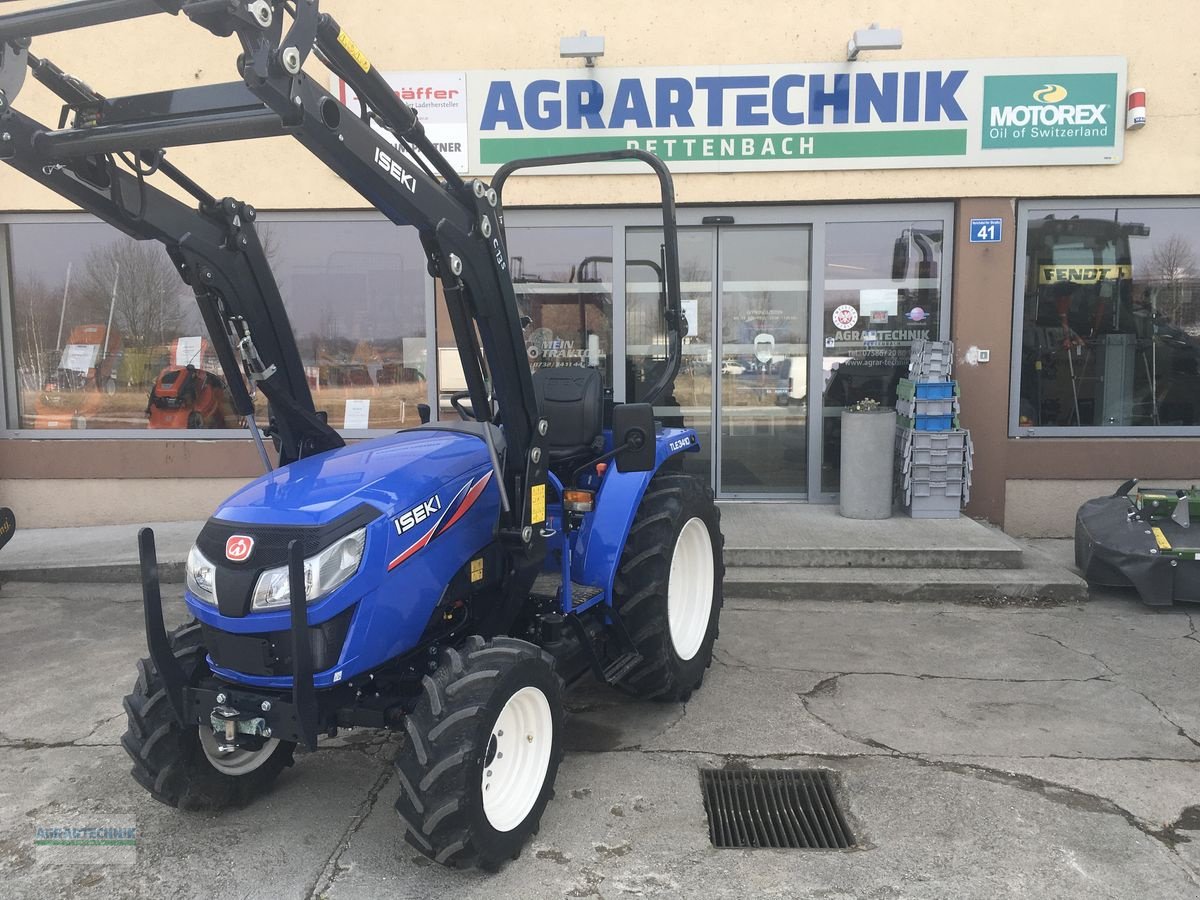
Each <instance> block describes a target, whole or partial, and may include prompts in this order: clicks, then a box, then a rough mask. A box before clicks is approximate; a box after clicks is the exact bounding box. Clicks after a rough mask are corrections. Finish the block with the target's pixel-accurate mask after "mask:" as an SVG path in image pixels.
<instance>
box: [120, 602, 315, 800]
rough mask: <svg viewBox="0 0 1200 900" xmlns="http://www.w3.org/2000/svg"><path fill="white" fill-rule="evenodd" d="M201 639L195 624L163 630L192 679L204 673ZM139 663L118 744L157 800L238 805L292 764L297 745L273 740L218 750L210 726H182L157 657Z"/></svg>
mask: <svg viewBox="0 0 1200 900" xmlns="http://www.w3.org/2000/svg"><path fill="white" fill-rule="evenodd" d="M200 639H201V632H200V625H199V623H196V622H192V623H191V624H189V625H184V626H183V627H182V628H179V629H177V630H176V631H173V632H171V634H170V635H169V636H168V640H169V642H170V645H171V650H172V652H174V654H175V658H176V659H177V660H179V665H180V667H181V668H182V669H183V673H184V676H185V677H186V678H187V679H188V681H189V683H190V684H193V685H194V684H196V683H197V682H198V681H199V680H200V679H201V678H202V677H204V675H206V674H207V673H208V671H209V670H208V664H207V663H206V662H205V655H206V651H205V649H204V647H203V646H202V645H201V643H200ZM137 667H138V677H137V682H136V683H135V684H134V686H133V692H132V693H130V694H129V695H128V696H127V697H126V698H125V701H124V704H125V714H126V717H127V719H128V729H127V730H126V732H125V734H124V735H122V736H121V746H122V747H124V748H125V752H126V753H128V754H129V756H130V758H131V759H132V760H133V769H132V774H133V778H134V780H135V781H137V783H138V784H140V785H141V786H142V787H144V788H145V789H146V790H147V791H149V792H150V796H152V797H153V798H154V799H155V800H157V801H159V802H160V803H165V804H166V805H167V806H177V807H179V808H180V809H189V810H197V809H225V808H227V807H236V806H243V805H245V804H246V803H248V802H249V801H250V800H251V799H253V798H254V797H256V796H258V795H259V794H261V793H263V792H265V791H266V790H267V789H268V788H270V786H271V785H272V784H273V783H274V782H275V779H276V778H278V777H279V773H280V772H282V771H283V770H284V769H285V768H287V767H288V766H290V765H292V751H293V750H294V749H295V747H296V745H295V744H294V743H292V742H290V741H280V740H278V739H275V738H272V739H271V740H268V741H266V742H265V743H264V744H263V746H262V748H261V749H259V750H253V751H252V750H233V751H228V752H225V753H222V752H220V751H219V750H218V749H217V741H216V740H215V738H213V736H212V729H206V727H205V726H203V725H201V726H198V727H196V726H187V727H184V726H182V725H180V724H179V722H178V720H177V719H176V718H175V713H174V710H172V709H171V701H170V700H169V699H168V698H167V690H166V687H165V686H164V685H163V680H162V678H161V677H160V676H159V674H158V671H157V670H156V669H155V668H154V663H152V662H151V661H150V660H149V659H141V660H138V666H137ZM206 732H207V733H206Z"/></svg>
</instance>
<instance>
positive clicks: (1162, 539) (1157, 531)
mask: <svg viewBox="0 0 1200 900" xmlns="http://www.w3.org/2000/svg"><path fill="white" fill-rule="evenodd" d="M1151 531H1153V532H1154V543H1156V544H1158V549H1159V550H1170V549H1171V542H1170V541H1168V540H1167V536H1166V535H1165V534H1163V533H1162V529H1161V528H1159V527H1158V526H1157V525H1155V526H1154V527H1153V528H1152V529H1151Z"/></svg>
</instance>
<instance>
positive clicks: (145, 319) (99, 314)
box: [82, 240, 186, 347]
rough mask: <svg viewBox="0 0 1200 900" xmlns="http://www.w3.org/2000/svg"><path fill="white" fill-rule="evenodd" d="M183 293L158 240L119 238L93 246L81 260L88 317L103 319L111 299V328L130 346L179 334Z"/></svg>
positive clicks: (151, 343) (156, 342)
mask: <svg viewBox="0 0 1200 900" xmlns="http://www.w3.org/2000/svg"><path fill="white" fill-rule="evenodd" d="M114 286H115V291H116V297H115V302H114V301H113V291H114ZM185 291H186V286H185V285H184V283H183V281H182V280H181V279H180V278H179V275H178V274H177V273H176V272H175V267H174V266H173V265H172V264H171V260H170V258H169V257H168V256H167V254H166V253H164V252H163V249H162V248H161V247H160V246H159V245H158V244H152V243H143V242H138V241H133V240H122V241H118V242H116V243H113V244H109V245H108V246H106V247H102V248H98V249H97V250H94V251H93V252H92V253H90V254H89V255H88V258H87V262H86V264H85V271H84V276H83V285H82V292H83V294H84V297H85V301H86V303H87V305H88V310H89V313H90V315H91V316H92V317H93V319H94V320H95V321H96V322H106V321H107V316H108V309H109V304H110V302H112V303H113V327H114V328H116V329H119V330H120V332H121V335H122V338H123V340H124V341H125V343H126V344H127V345H129V346H131V347H151V346H156V345H162V344H166V343H167V342H169V341H172V340H174V339H175V338H177V337H178V336H179V329H180V327H181V326H182V325H183V320H184V314H183V308H182V305H181V303H180V299H181V295H182V294H183V293H184V292H185Z"/></svg>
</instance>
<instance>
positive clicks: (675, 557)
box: [667, 517, 713, 662]
mask: <svg viewBox="0 0 1200 900" xmlns="http://www.w3.org/2000/svg"><path fill="white" fill-rule="evenodd" d="M712 597H713V555H712V539H711V538H710V537H709V536H708V526H707V525H705V524H704V520H703V519H700V518H698V517H695V518H691V519H688V521H687V523H686V524H684V526H683V530H682V531H680V532H679V538H678V539H677V540H676V541H675V552H674V553H673V554H672V555H671V575H670V580H668V581H667V623H668V625H669V626H670V631H671V643H672V644H673V645H674V646H675V653H676V654H677V655H678V656H679V658H680V659H681V660H683V661H684V662H687V661H688V660H689V659H691V658H692V657H694V656H695V655H696V654H697V653H698V652H699V651H700V645H701V644H703V643H704V636H705V635H706V634H707V633H708V620H709V618H710V617H711V616H712Z"/></svg>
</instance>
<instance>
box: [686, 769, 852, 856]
mask: <svg viewBox="0 0 1200 900" xmlns="http://www.w3.org/2000/svg"><path fill="white" fill-rule="evenodd" d="M700 787H701V789H702V790H703V792H704V811H705V812H706V813H708V836H709V838H710V840H711V841H712V845H713V846H714V847H790V848H801V849H810V850H836V849H845V848H847V847H853V846H854V835H853V833H852V832H851V831H850V827H849V826H848V825H847V824H846V819H845V817H844V816H843V815H842V811H841V810H840V809H839V808H838V805H837V800H836V799H835V797H834V792H833V780H832V779H831V778H830V777H829V773H828V772H826V771H824V770H823V769H701V770H700Z"/></svg>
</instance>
